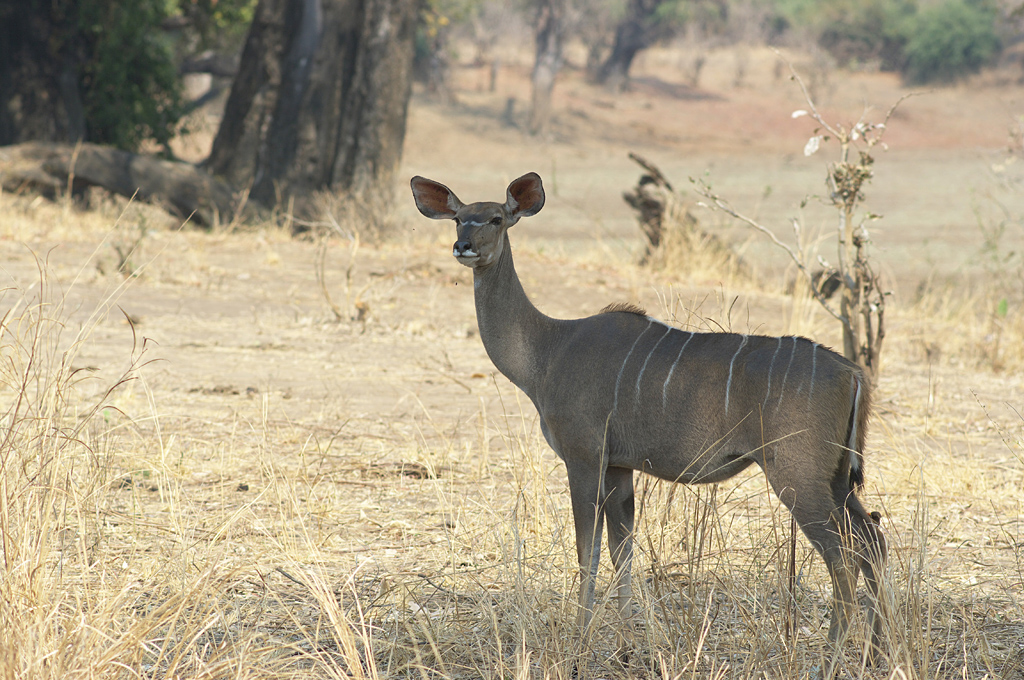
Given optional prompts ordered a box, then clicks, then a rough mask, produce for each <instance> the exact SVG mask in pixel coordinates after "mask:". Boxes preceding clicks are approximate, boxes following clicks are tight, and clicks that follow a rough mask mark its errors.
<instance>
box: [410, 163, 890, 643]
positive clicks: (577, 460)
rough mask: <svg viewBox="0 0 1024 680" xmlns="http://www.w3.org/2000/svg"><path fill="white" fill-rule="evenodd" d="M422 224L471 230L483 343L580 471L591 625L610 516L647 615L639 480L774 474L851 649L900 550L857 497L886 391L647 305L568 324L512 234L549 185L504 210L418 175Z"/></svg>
mask: <svg viewBox="0 0 1024 680" xmlns="http://www.w3.org/2000/svg"><path fill="white" fill-rule="evenodd" d="M412 192H413V196H414V198H415V200H416V206H417V207H418V208H419V210H420V212H421V213H423V214H424V215H425V216H427V217H430V218H432V219H452V220H454V221H455V225H456V230H457V240H456V242H455V245H454V248H453V254H454V256H455V257H456V259H458V260H459V262H460V263H462V264H464V265H466V266H468V267H472V268H473V279H474V291H475V299H476V313H477V321H478V323H479V326H480V337H481V339H482V340H483V343H484V347H485V348H486V350H487V354H488V356H489V357H490V358H491V360H492V361H493V362H494V365H495V366H496V367H497V368H498V370H500V371H501V372H502V373H503V374H504V375H505V376H507V377H508V378H509V379H510V380H511V381H512V382H513V383H514V384H515V385H516V386H518V387H519V388H520V389H522V390H523V392H525V393H526V394H527V395H528V396H529V397H530V399H531V400H532V401H533V403H534V405H535V406H536V407H537V411H538V413H539V414H540V424H541V430H542V431H543V433H544V437H545V439H547V441H548V443H549V444H550V445H551V448H552V449H554V451H555V453H556V454H557V455H558V456H559V457H560V458H561V459H562V460H563V461H564V462H565V467H566V471H567V473H568V477H569V491H570V494H571V497H572V511H573V520H574V522H575V529H576V549H577V554H578V557H579V564H580V575H581V586H580V616H581V623H582V624H583V625H586V624H588V623H589V621H590V618H591V612H592V608H593V600H594V584H595V577H596V573H597V567H598V562H599V559H600V548H601V534H602V525H603V524H604V522H605V520H607V525H608V542H609V551H610V553H611V557H612V561H613V562H614V564H615V570H616V574H617V576H616V578H617V579H618V582H617V585H616V587H617V593H616V594H617V598H618V605H619V610H620V612H621V613H622V615H623V616H625V617H628V616H629V615H630V612H631V606H632V605H631V602H630V600H631V586H630V562H631V558H632V539H633V517H634V495H633V470H639V471H641V472H646V473H648V474H652V475H655V476H657V477H659V478H661V479H665V480H668V481H674V482H675V481H678V482H685V483H707V482H719V481H722V480H724V479H727V478H729V477H731V476H733V475H735V474H736V473H738V472H739V471H741V470H743V469H744V468H746V467H748V466H749V465H750V464H751V463H756V464H757V465H759V466H760V467H761V469H762V470H764V473H765V475H766V476H767V478H768V480H769V482H770V483H771V485H772V488H773V489H774V490H775V493H776V494H777V495H778V497H779V498H780V499H781V500H782V502H783V503H784V504H785V505H786V507H788V508H789V509H790V511H791V512H792V513H793V516H794V517H795V518H796V521H797V523H798V524H799V525H800V528H801V529H802V530H803V532H804V534H805V535H806V536H807V538H808V539H809V540H810V542H811V544H812V545H813V546H814V547H815V548H816V549H817V551H818V552H819V553H820V554H821V556H822V558H823V560H824V562H825V566H826V567H827V568H828V572H829V574H830V576H831V578H832V586H833V598H834V605H835V606H834V609H833V616H832V622H831V626H830V628H829V637H830V639H832V640H833V641H838V640H841V639H842V638H844V637H845V633H846V631H847V628H848V624H849V621H850V617H851V614H852V613H853V611H854V609H855V606H856V605H855V602H856V598H855V591H856V584H857V577H858V573H859V571H860V570H863V571H864V575H865V580H866V581H867V584H868V587H869V589H870V591H871V593H872V597H871V598H870V604H869V610H868V621H869V627H870V630H871V645H870V646H869V647H868V652H869V655H872V654H873V653H874V651H875V650H877V649H878V645H879V631H880V621H879V619H878V616H877V612H876V609H875V606H876V605H875V603H876V602H877V597H878V588H879V581H878V576H879V574H880V571H879V570H880V569H881V568H882V567H883V565H884V562H885V558H886V546H885V540H884V538H883V537H882V534H881V530H880V529H879V527H878V521H877V515H875V516H872V515H870V514H869V513H868V512H867V511H866V510H865V509H864V506H863V505H861V502H860V500H858V498H857V495H856V493H855V490H856V489H858V488H859V487H860V486H861V485H862V483H863V478H864V464H863V453H862V452H863V450H864V437H865V433H866V423H867V419H868V412H869V408H870V402H871V399H870V393H871V390H870V385H869V384H868V381H867V380H866V379H865V376H864V374H863V372H862V371H861V370H860V368H859V367H858V366H856V365H855V364H854V363H852V362H850V361H848V360H846V359H845V358H843V357H842V356H840V355H838V354H836V353H835V352H832V351H831V350H829V349H827V348H825V347H822V346H821V345H818V344H817V343H814V342H812V341H810V340H807V339H804V338H796V337H781V338H777V337H763V336H758V335H740V334H735V333H691V332H689V331H684V330H680V329H678V328H673V327H671V326H668V325H666V324H663V323H662V322H660V321H658V320H656V319H653V318H651V317H649V316H647V315H645V314H644V313H643V312H642V311H641V310H639V309H636V308H631V307H628V306H626V307H622V306H619V307H614V306H613V307H610V308H606V310H605V311H604V312H602V313H601V314H598V315H596V316H591V317H587V318H584V319H574V320H563V319H552V318H550V317H547V316H545V315H544V314H542V313H541V312H539V311H538V310H537V308H536V307H534V306H533V304H532V303H531V302H530V301H529V299H528V298H527V297H526V294H525V292H524V291H523V287H522V285H521V284H520V282H519V278H518V276H517V275H516V271H515V266H514V263H513V261H512V251H511V248H510V246H509V240H508V229H509V227H512V226H513V225H515V224H516V222H518V221H519V219H520V218H522V217H528V216H530V215H534V214H536V213H537V212H539V211H540V209H541V208H542V207H543V206H544V189H543V186H542V183H541V179H540V177H539V176H538V175H537V174H535V173H529V174H527V175H524V176H523V177H520V178H519V179H517V180H515V181H514V182H512V184H510V185H509V187H508V189H507V191H506V199H505V202H504V203H488V202H485V203H471V204H468V205H467V204H464V203H463V202H462V201H460V200H459V199H458V198H457V197H456V196H455V194H454V193H453V192H452V191H451V190H450V189H448V187H446V186H444V185H443V184H439V183H437V182H434V181H432V180H428V179H425V178H422V177H414V178H413V179H412Z"/></svg>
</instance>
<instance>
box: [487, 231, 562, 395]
mask: <svg viewBox="0 0 1024 680" xmlns="http://www.w3.org/2000/svg"><path fill="white" fill-rule="evenodd" d="M504 238H505V242H504V245H503V247H502V251H501V256H500V257H499V258H498V260H497V261H496V262H495V263H494V264H492V265H491V266H489V267H486V268H479V269H474V270H473V285H474V295H475V298H476V319H477V324H478V325H479V327H480V338H481V340H483V343H484V348H485V349H486V350H487V355H488V356H489V357H490V358H491V361H493V362H494V365H495V366H496V367H497V368H498V370H499V371H501V372H502V374H504V375H505V376H506V377H507V378H508V379H509V380H511V381H512V382H513V383H515V384H516V386H518V387H519V388H520V389H522V390H523V391H524V392H526V393H527V394H528V395H529V394H532V391H533V388H534V386H535V384H536V381H537V379H538V377H539V375H540V373H541V371H542V370H543V366H544V364H545V357H546V355H547V351H546V349H547V348H548V347H549V345H550V342H551V336H552V332H553V328H554V326H555V325H556V323H557V322H556V321H555V320H554V319H551V318H550V317H547V316H545V315H544V314H542V313H541V312H540V310H538V309H537V308H536V307H534V306H533V303H532V302H530V299H529V298H528V297H527V296H526V291H524V290H523V285H522V284H521V283H520V282H519V276H518V274H517V273H516V267H515V262H513V260H512V248H511V246H510V245H509V240H508V235H507V234H506V235H505V237H504Z"/></svg>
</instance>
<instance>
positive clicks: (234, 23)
mask: <svg viewBox="0 0 1024 680" xmlns="http://www.w3.org/2000/svg"><path fill="white" fill-rule="evenodd" d="M256 1H257V0H167V7H168V13H169V14H171V15H176V16H181V17H182V18H183V19H185V21H186V22H187V23H188V24H189V26H190V27H191V28H192V31H193V32H194V34H195V37H196V38H198V41H199V47H201V48H205V47H223V46H224V45H225V43H228V44H230V43H234V42H240V41H241V40H242V39H243V38H244V37H245V34H246V32H247V31H248V30H249V25H250V24H251V23H252V18H253V16H254V15H255V14H256Z"/></svg>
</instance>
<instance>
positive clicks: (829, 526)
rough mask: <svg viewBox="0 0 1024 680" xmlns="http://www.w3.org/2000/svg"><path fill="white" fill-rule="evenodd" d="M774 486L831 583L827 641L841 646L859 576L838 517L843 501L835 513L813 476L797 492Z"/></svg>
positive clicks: (844, 526) (827, 490)
mask: <svg viewBox="0 0 1024 680" xmlns="http://www.w3.org/2000/svg"><path fill="white" fill-rule="evenodd" d="M816 479H817V480H818V481H817V483H815V480H816ZM773 486H774V487H775V489H776V493H777V494H778V496H779V499H780V500H782V502H783V503H784V504H785V505H786V507H788V508H789V510H790V512H792V513H793V517H794V518H795V519H796V522H797V524H798V525H799V526H800V529H801V530H802V531H803V532H804V535H805V536H807V538H808V540H810V542H811V545H813V546H814V548H815V550H817V551H818V553H819V554H820V555H821V558H822V560H823V561H824V562H825V568H826V569H827V570H828V574H829V577H830V579H831V581H832V621H831V623H830V624H829V629H828V638H829V640H831V641H832V642H836V643H838V642H842V641H843V639H845V637H846V633H847V630H848V629H849V625H850V619H851V617H852V616H853V613H854V611H855V609H856V606H857V605H856V601H857V600H856V589H857V578H858V576H859V573H860V560H859V559H858V557H857V556H856V554H855V552H854V550H853V549H852V541H851V540H850V538H851V532H850V531H849V523H848V522H845V521H843V520H842V519H841V518H840V517H839V515H842V514H844V513H843V510H842V509H841V508H842V501H840V506H839V507H840V509H838V510H837V509H835V505H834V503H833V494H832V490H831V489H830V488H829V487H828V485H827V484H825V483H821V480H820V478H817V477H815V476H814V475H808V476H806V477H804V478H803V479H801V480H799V481H798V488H794V487H793V486H788V487H784V488H779V485H776V484H774V483H773Z"/></svg>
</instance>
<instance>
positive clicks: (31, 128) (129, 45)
mask: <svg viewBox="0 0 1024 680" xmlns="http://www.w3.org/2000/svg"><path fill="white" fill-rule="evenodd" d="M252 4H253V0H180V1H177V0H20V1H18V0H6V1H5V2H0V144H14V143H18V142H22V141H28V140H43V141H65V142H77V141H79V140H84V141H90V142H95V143H98V144H109V145H111V146H116V147H118V148H121V149H128V150H135V149H137V148H139V145H140V144H142V143H143V142H145V141H152V142H156V143H157V144H159V145H162V146H165V147H166V144H167V142H168V141H169V140H170V139H171V137H173V136H174V135H175V134H176V133H177V126H178V124H179V121H180V119H181V116H182V114H183V112H184V102H183V100H182V94H181V79H180V77H179V73H178V62H179V61H180V60H181V58H182V56H183V54H184V53H185V52H187V49H186V48H187V46H188V45H190V44H192V45H199V44H213V43H216V42H217V39H219V38H221V37H222V36H223V35H225V34H229V33H230V31H227V30H225V29H226V28H227V27H237V26H238V25H239V24H241V23H243V22H246V21H247V20H248V16H251V13H250V8H251V6H252Z"/></svg>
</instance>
